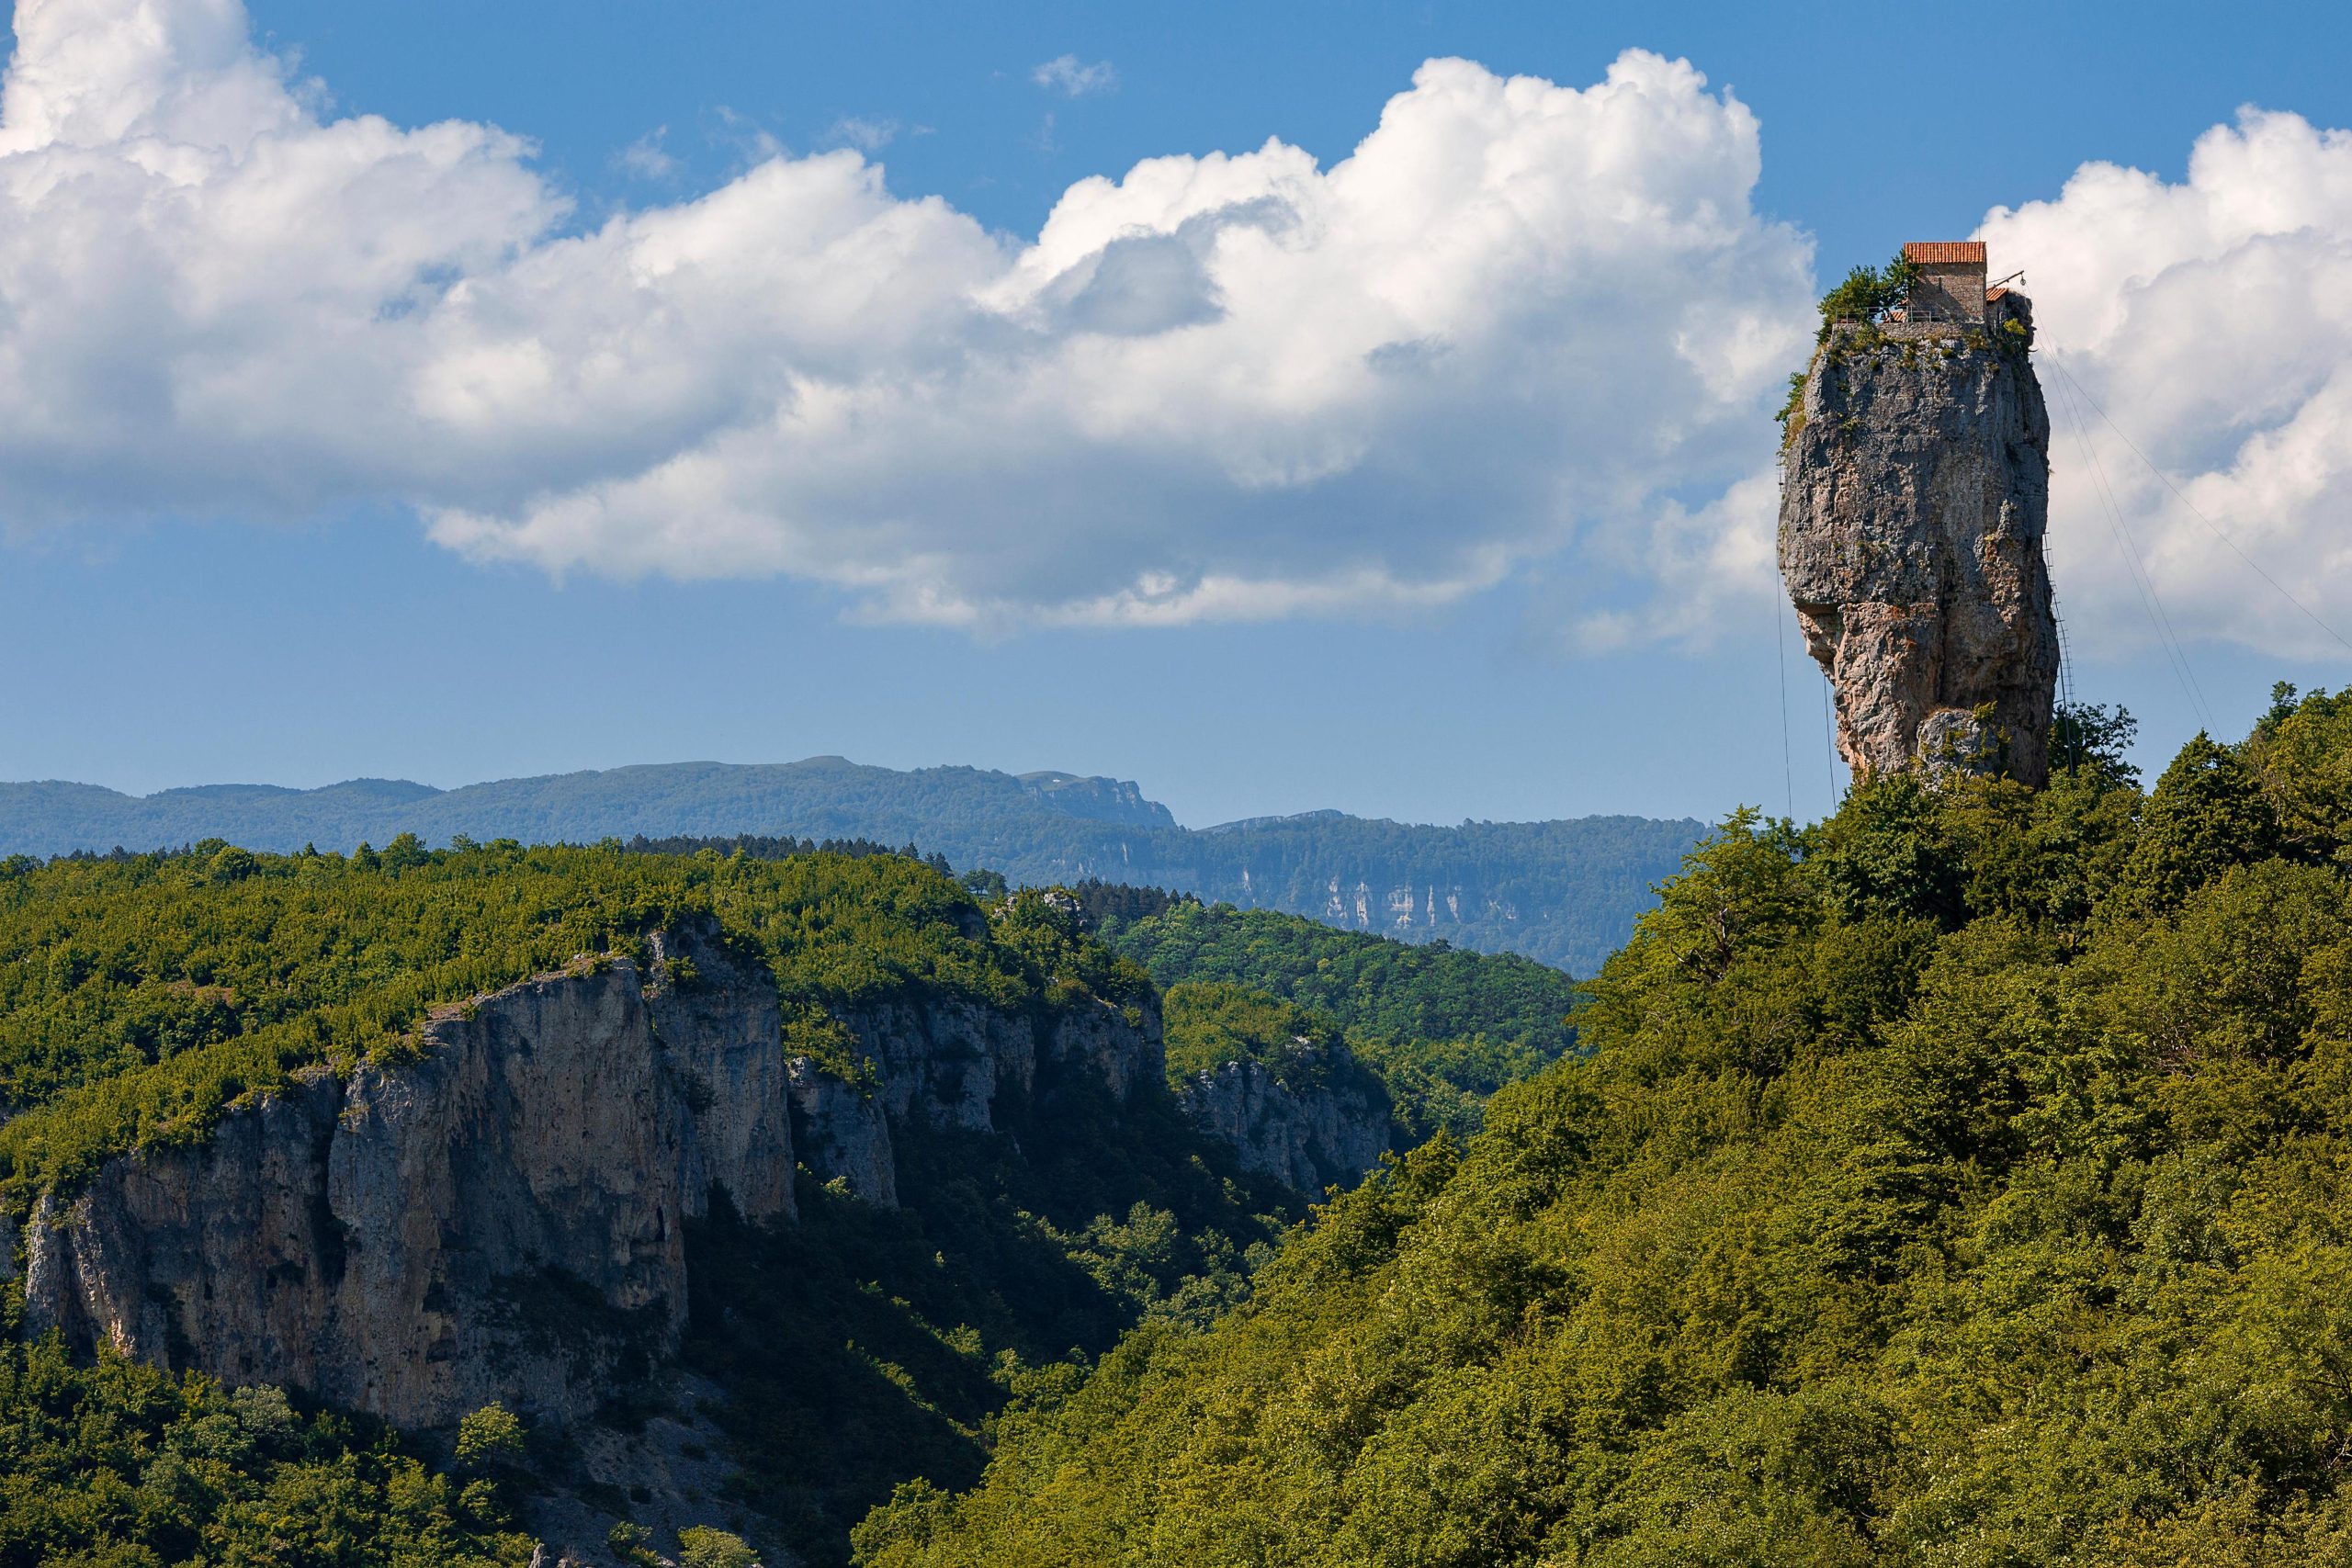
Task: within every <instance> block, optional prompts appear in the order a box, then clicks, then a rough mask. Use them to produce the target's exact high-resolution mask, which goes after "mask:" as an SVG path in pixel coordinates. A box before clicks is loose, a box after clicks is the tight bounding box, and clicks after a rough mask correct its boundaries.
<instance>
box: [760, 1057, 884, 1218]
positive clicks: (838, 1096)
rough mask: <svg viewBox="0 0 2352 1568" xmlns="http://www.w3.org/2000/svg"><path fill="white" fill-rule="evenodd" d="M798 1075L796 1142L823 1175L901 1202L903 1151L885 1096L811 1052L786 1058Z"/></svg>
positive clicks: (862, 1193) (805, 1161)
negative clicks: (895, 1141)
mask: <svg viewBox="0 0 2352 1568" xmlns="http://www.w3.org/2000/svg"><path fill="white" fill-rule="evenodd" d="M786 1066H787V1068H788V1069H789V1071H790V1073H791V1076H792V1146H793V1148H794V1150H795V1151H796V1152H797V1154H798V1156H799V1159H800V1163H801V1164H802V1165H805V1166H807V1167H808V1168H809V1172H810V1173H811V1174H812V1175H814V1176H815V1177H816V1178H817V1179H818V1180H820V1181H839V1182H841V1183H842V1185H843V1186H845V1187H847V1188H848V1189H849V1190H850V1191H851V1193H852V1194H854V1196H856V1197H859V1198H863V1199H865V1201H867V1202H869V1203H873V1204H876V1205H878V1206H879V1207H882V1208H885V1209H895V1208H897V1207H898V1206H899V1169H898V1158H897V1156H896V1155H894V1154H893V1153H892V1152H891V1148H890V1122H889V1120H888V1118H887V1117H886V1116H884V1115H883V1113H882V1100H881V1097H880V1096H878V1095H876V1093H874V1092H873V1090H872V1089H869V1088H868V1087H866V1086H865V1085H863V1084H856V1083H852V1082H850V1081H849V1080H848V1079H846V1078H843V1077H836V1076H835V1075H834V1074H831V1073H829V1072H827V1071H826V1070H825V1069H824V1068H823V1067H822V1066H820V1065H819V1064H818V1063H817V1062H816V1061H815V1060H813V1059H812V1058H810V1057H808V1056H795V1057H793V1058H792V1060H791V1061H790V1062H789V1063H787V1064H786Z"/></svg>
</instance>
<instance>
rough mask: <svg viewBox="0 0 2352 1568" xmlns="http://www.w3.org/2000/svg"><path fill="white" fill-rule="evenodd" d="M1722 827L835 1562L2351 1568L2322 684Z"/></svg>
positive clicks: (2330, 718) (2344, 792) (2341, 1152)
mask: <svg viewBox="0 0 2352 1568" xmlns="http://www.w3.org/2000/svg"><path fill="white" fill-rule="evenodd" d="M2121 734H2122V728H2121V727H2120V725H2119V724H2118V723H2117V721H2115V720H2114V719H2112V718H2110V717H2109V716H2105V715H2102V714H2098V713H2096V712H2094V713H2090V714H2086V715H2075V716H2070V718H2069V722H2068V724H2067V725H2066V727H2065V730H2064V733H2063V734H2062V736H2061V738H2060V739H2061V745H2060V746H2059V748H2057V750H2058V754H2059V755H2060V756H2062V757H2065V758H2069V759H2073V761H2072V762H2071V765H2068V766H2066V767H2064V768H2062V769H2061V770H2060V771H2059V772H2058V773H2057V774H2056V776H2055V777H2054V778H2053V780H2052V784H2051V785H2050V787H2049V788H2048V789H2047V790H2046V791H2043V792H2041V793H2031V792H2028V791H2026V790H2023V789H2021V788H2019V787H2018V786H2016V785H2014V784H2008V783H2006V782H1997V781H1985V780H1973V779H1962V778H1951V779H1946V780H1943V781H1941V782H1923V781H1921V780H1920V779H1918V778H1916V777H1911V776H1903V777H1896V778H1892V779H1885V780H1881V781H1878V782H1874V783H1870V784H1864V785H1862V786H1861V787H1859V788H1857V789H1856V790H1855V791H1854V792H1853V794H1852V795H1851V797H1850V798H1849V800H1848V801H1847V802H1846V804H1845V806H1844V807H1843V808H1842V809H1841V810H1840V811H1839V812H1838V815H1837V816H1836V817H1835V818H1831V819H1830V820H1828V821H1826V822H1825V823H1822V824H1820V825H1818V826H1817V827H1815V828H1811V829H1794V828H1792V827H1791V826H1790V825H1788V824H1786V823H1778V822H1770V821H1767V820H1762V819H1759V818H1757V817H1756V816H1755V815H1753V814H1750V813H1742V814H1740V815H1737V816H1736V817H1734V818H1731V819H1730V820H1729V821H1728V822H1727V823H1726V824H1725V825H1724V828H1723V829H1721V830H1720V831H1719V832H1718V833H1717V834H1716V835H1715V836H1714V837H1713V839H1712V840H1709V841H1708V843H1707V844H1706V845H1705V846H1704V847H1702V849H1700V850H1699V851H1697V852H1694V853H1693V854H1692V855H1691V859H1690V861H1689V862H1688V863H1687V865H1686V867H1685V869H1684V871H1683V873H1682V874H1680V875H1679V877H1677V878H1676V879H1674V881H1673V882H1672V883H1671V884H1670V885H1668V886H1667V888H1666V889H1665V892H1664V897H1663V901H1662V903H1661V905H1660V907H1659V908H1657V909H1656V910H1655V911H1654V912H1652V913H1651V914H1649V915H1648V916H1646V917H1645V919H1644V920H1643V921H1642V924H1641V927H1640V929H1639V931H1638V933H1637V934H1636V936H1635V938H1634V942H1632V943H1631V944H1630V946H1629V947H1628V948H1627V949H1626V950H1625V951H1624V952H1623V953H1620V954H1619V955H1618V956H1617V957H1615V958H1613V959H1612V960H1611V962H1610V963H1609V964H1608V965H1607V966H1606V967H1605V968H1604V969H1603V970H1602V972H1601V973H1600V976H1599V977H1598V979H1597V980H1596V981H1595V983H1594V984H1593V986H1592V990H1593V994H1594V999H1593V1001H1592V1003H1591V1005H1590V1006H1589V1008H1588V1009H1587V1010H1585V1011H1583V1012H1582V1013H1581V1014H1579V1017H1578V1029H1579V1037H1580V1044H1581V1046H1582V1047H1583V1048H1582V1049H1581V1050H1579V1051H1578V1052H1577V1053H1576V1054H1574V1055H1569V1056H1567V1057H1566V1058H1565V1059H1563V1060H1562V1061H1561V1062H1559V1063H1558V1064H1557V1065H1556V1066H1553V1067H1552V1068H1550V1069H1549V1070H1548V1071H1547V1072H1545V1073H1544V1075H1543V1076H1542V1077H1538V1078H1536V1079H1534V1080H1532V1081H1531V1082H1529V1083H1526V1084H1522V1085H1520V1086H1517V1087H1514V1088H1511V1089H1506V1090H1504V1091H1503V1092H1502V1093H1501V1094H1499V1095H1498V1096H1497V1097H1496V1099H1495V1100H1494V1101H1493V1102H1492V1103H1491V1105H1490V1106H1489V1107H1488V1113H1487V1125H1486V1128H1485V1130H1484V1131H1483V1132H1481V1133H1480V1134H1478V1135H1477V1136H1476V1137H1475V1138H1473V1139H1471V1140H1470V1141H1469V1142H1468V1144H1467V1145H1456V1144H1455V1143H1454V1142H1453V1140H1451V1139H1440V1140H1437V1141H1434V1142H1432V1143H1431V1144H1430V1145H1425V1146H1424V1147H1422V1148H1420V1149H1419V1150H1418V1151H1416V1152H1415V1153H1413V1154H1412V1155H1410V1156H1406V1157H1404V1158H1403V1159H1401V1160H1400V1161H1399V1162H1398V1163H1397V1165H1395V1167H1394V1168H1391V1169H1390V1170H1388V1171H1387V1172H1386V1173H1385V1175H1383V1176H1381V1177H1379V1178H1376V1179H1374V1180H1372V1181H1370V1182H1368V1183H1366V1184H1365V1185H1364V1186H1363V1187H1362V1188H1360V1189H1358V1190H1356V1191H1354V1192H1352V1193H1350V1194H1347V1195H1344V1196H1342V1197H1341V1198H1340V1199H1339V1200H1337V1201H1334V1202H1333V1203H1331V1204H1329V1205H1328V1206H1326V1207H1324V1208H1322V1209H1321V1210H1319V1211H1318V1212H1317V1216H1316V1218H1315V1221H1314V1223H1313V1224H1312V1225H1311V1226H1310V1227H1309V1228H1307V1229H1306V1231H1304V1232H1302V1233H1300V1234H1298V1235H1295V1236H1294V1237H1293V1238H1292V1239H1291V1240H1290V1241H1289V1242H1288V1243H1287V1244H1286V1245H1285V1246H1284V1247H1283V1249H1282V1251H1281V1252H1280V1254H1279V1255H1278V1256H1277V1258H1275V1260H1274V1261H1273V1262H1272V1263H1271V1264H1270V1265H1268V1266H1267V1267H1266V1268H1265V1269H1262V1270H1261V1272H1260V1274H1259V1275H1258V1279H1257V1288H1256V1290H1255V1292H1254V1293H1253V1294H1252V1296H1251V1298H1250V1301H1249V1302H1248V1303H1246V1304H1244V1305H1242V1306H1240V1307H1238V1309H1236V1310H1235V1311H1233V1312H1232V1313H1230V1314H1227V1315H1226V1316H1224V1317H1222V1318H1220V1319H1219V1320H1218V1321H1217V1322H1216V1324H1214V1325H1212V1326H1210V1327H1208V1328H1206V1329H1202V1328H1197V1327H1193V1326H1191V1325H1181V1324H1174V1323H1160V1324H1154V1325H1148V1326H1146V1327H1144V1328H1142V1329H1140V1330H1138V1331H1137V1332H1136V1333H1135V1334H1134V1335H1132V1336H1130V1337H1128V1338H1127V1339H1126V1340H1125V1342H1124V1343H1123V1344H1122V1345H1121V1346H1120V1348H1118V1349H1117V1350H1116V1351H1115V1352H1114V1354H1112V1355H1111V1356H1108V1357H1106V1358H1104V1359H1103V1361H1102V1362H1101V1363H1100V1365H1099V1366H1098V1367H1097V1369H1096V1370H1095V1371H1094V1372H1093V1374H1092V1375H1091V1377H1090V1378H1089V1379H1088V1380H1086V1382H1084V1383H1083V1384H1082V1385H1080V1386H1079V1387H1076V1388H1074V1389H1068V1390H1064V1389H1053V1390H1047V1391H1043V1392H1042V1393H1039V1394H1037V1395H1035V1396H1034V1397H1031V1398H1029V1399H1027V1400H1025V1401H1024V1402H1023V1404H1021V1405H1020V1406H1019V1407H1018V1408H1017V1409H1016V1410H1015V1411H1013V1412H1012V1413H1010V1414H1009V1415H1008V1416H1006V1417H1005V1418H1004V1419H1003V1420H1002V1421H1001V1424H1000V1427H999V1432H1000V1441H999V1445H998V1448H997V1451H996V1454H995V1456H994V1458H993V1459H992V1461H991V1462H990V1465H989V1470H988V1472H987V1475H986V1477H985V1479H984V1480H983V1481H982V1483H980V1484H979V1485H978V1487H977V1488H975V1489H973V1490H971V1491H969V1492H967V1493H966V1494H964V1495H960V1496H953V1495H948V1494H947V1493H945V1492H943V1491H941V1490H939V1489H936V1488H933V1487H930V1486H926V1485H922V1484H910V1486H908V1487H906V1488H904V1489H902V1491H901V1493H900V1494H899V1497H898V1498H897V1499H896V1500H895V1501H894V1503H893V1504H892V1506H890V1507H888V1509H885V1510H882V1511H880V1512H877V1513H876V1515H875V1516H874V1517H872V1518H871V1519H869V1520H868V1521H867V1522H866V1523H865V1525H863V1526H862V1527H861V1528H860V1532H859V1537H858V1541H859V1550H860V1558H859V1560H860V1562H863V1563H865V1564H868V1565H870V1568H915V1565H918V1564H921V1565H930V1568H944V1565H946V1564H980V1563H988V1564H1007V1563H1021V1564H1039V1565H1042V1564H1078V1563H1086V1564H1114V1563H1133V1564H1145V1563H1166V1562H1187V1563H1200V1564H1227V1563H1230V1564H1243V1563H1248V1564H1251V1565H1274V1564H1329V1565H1332V1568H1340V1565H1347V1568H1359V1565H1375V1568H1376V1565H1382V1564H1397V1565H1398V1568H1402V1565H1405V1564H1412V1565H1414V1568H1445V1565H1462V1568H1469V1565H1472V1564H1476V1565H1479V1568H1490V1565H1498V1564H1531V1565H1532V1564H1569V1563H1577V1564H1589V1565H1593V1568H1600V1565H1609V1568H1620V1565H1630V1564H1657V1565H1659V1568H1664V1565H1667V1564H1691V1563H1698V1564H1743V1565H1745V1564H1757V1565H1761V1564H1768V1563H1770V1564H1790V1563H1804V1564H1820V1565H1830V1564H1841V1565H1842V1564H1863V1563H1872V1564H1881V1563H1909V1564H1919V1565H1922V1568H1926V1565H1929V1564H1935V1565H1954V1568H1961V1565H1965V1568H1976V1565H1984V1568H1994V1565H2009V1564H2027V1563H2055V1562H2068V1563H2075V1564H2084V1565H2100V1568H2127V1565H2129V1568H2157V1565H2159V1564H2176V1563H2182V1562H2196V1563H2199V1564H2211V1565H2217V1568H2218V1565H2224V1564H2226V1565H2233V1568H2255V1565H2256V1564H2262V1565H2271V1568H2285V1565H2289V1564H2303V1563H2310V1564H2319V1563H2340V1562H2345V1561H2347V1560H2352V1471H2347V1468H2346V1456H2347V1454H2352V1376H2347V1369H2352V1188H2347V1179H2346V1171H2347V1170H2348V1169H2352V889H2347V886H2346V874H2347V873H2346V865H2347V861H2348V860H2352V697H2347V696H2335V697H2331V696H2327V695H2324V694H2320V695H2314V696H2312V697H2310V698H2307V699H2304V700H2302V701H2300V702H2298V701H2296V700H2295V698H2294V694H2292V692H2291V691H2288V690H2284V689H2282V691H2281V693H2280V694H2279V699H2278V703H2277V704H2276V705H2275V706H2274V709H2273V711H2272V712H2271V713H2270V714H2269V715H2268V716H2267V717H2266V718H2265V719H2264V720H2263V722H2262V723H2261V725H2260V726H2259V727H2258V728H2256V731H2255V732H2254V734H2253V735H2252V736H2251V737H2249V738H2248V739H2246V740H2245V741H2244V742H2242V743H2239V744H2236V745H2222V744H2218V743H2215V742H2213V741H2211V740H2209V739H2205V738H2203V737H2199V738H2198V739H2196V740H2194V741H2192V742H2191V743H2190V744H2189V745H2188V747H2187V748H2185V749H2184V750H2182V752H2181V753H2180V755H2179V756H2178V758H2177V760H2176V761H2174V762H2173V763H2172V765H2171V766H2170V767H2168V768H2167V769H2166V770H2165V773H2164V774H2163V776H2162V777H2161V778H2160V779H2159V780H2158V781H2157V782H2156V784H2155V785H2154V788H2153V789H2152V790H2149V791H2147V792H2146V793H2145V794H2143V792H2142V790H2141V789H2140V788H2139V786H2138V784H2137V781H2136V780H2135V779H2134V778H2133V777H2132V776H2131V773H2129V771H2128V770H2127V769H2125V768H2124V767H2123V766H2122V764H2121V763H2120V761H2119V760H2118V758H2119V751H2118V749H2117V744H2116V743H2117V741H2118V740H2119V739H2120V736H2121Z"/></svg>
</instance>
